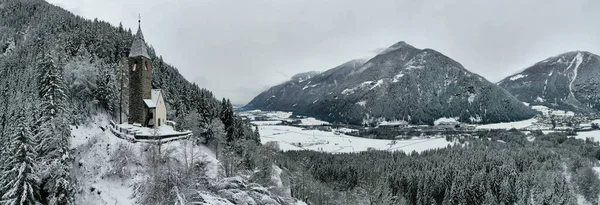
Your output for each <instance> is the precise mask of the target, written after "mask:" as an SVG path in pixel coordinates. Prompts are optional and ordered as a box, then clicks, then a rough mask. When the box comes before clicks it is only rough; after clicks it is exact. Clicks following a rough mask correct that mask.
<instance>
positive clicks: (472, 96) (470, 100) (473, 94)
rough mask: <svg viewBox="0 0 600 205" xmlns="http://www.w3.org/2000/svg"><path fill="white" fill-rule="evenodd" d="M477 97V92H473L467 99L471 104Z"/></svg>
mask: <svg viewBox="0 0 600 205" xmlns="http://www.w3.org/2000/svg"><path fill="white" fill-rule="evenodd" d="M475 97H477V94H475V93H472V94H469V98H468V99H467V100H468V101H469V104H471V103H473V101H475Z"/></svg>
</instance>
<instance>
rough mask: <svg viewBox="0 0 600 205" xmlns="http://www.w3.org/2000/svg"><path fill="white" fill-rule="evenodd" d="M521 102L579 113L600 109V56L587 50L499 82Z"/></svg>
mask: <svg viewBox="0 0 600 205" xmlns="http://www.w3.org/2000/svg"><path fill="white" fill-rule="evenodd" d="M498 85H500V86H501V87H503V88H504V89H506V90H507V91H509V92H510V93H512V94H513V95H514V96H515V97H516V98H517V99H519V100H521V101H523V102H527V103H532V104H539V105H545V106H548V107H551V108H556V109H564V110H571V111H575V112H597V111H598V110H600V93H599V92H598V91H600V57H599V56H597V55H595V54H592V53H589V52H585V51H574V52H568V53H564V54H561V55H558V56H555V57H550V58H548V59H546V60H543V61H541V62H538V63H536V64H535V65H533V66H531V67H529V68H527V69H525V70H523V71H522V72H520V73H517V74H515V75H512V76H509V77H507V78H505V79H504V80H502V81H500V82H499V83H498Z"/></svg>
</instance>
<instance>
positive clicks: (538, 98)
mask: <svg viewBox="0 0 600 205" xmlns="http://www.w3.org/2000/svg"><path fill="white" fill-rule="evenodd" d="M544 101H545V100H544V99H543V98H541V97H540V96H537V98H535V100H534V102H541V103H542V102H544Z"/></svg>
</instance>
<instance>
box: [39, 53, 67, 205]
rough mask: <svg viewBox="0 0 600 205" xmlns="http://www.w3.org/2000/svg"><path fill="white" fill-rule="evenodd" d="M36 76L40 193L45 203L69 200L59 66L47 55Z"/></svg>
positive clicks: (63, 202)
mask: <svg viewBox="0 0 600 205" xmlns="http://www.w3.org/2000/svg"><path fill="white" fill-rule="evenodd" d="M41 67H42V74H41V75H40V78H39V80H40V81H39V84H40V92H39V97H40V98H41V100H42V104H41V106H40V107H41V118H40V120H39V121H38V122H37V124H38V125H39V129H38V130H37V132H36V133H37V135H36V138H37V140H38V141H39V142H40V143H39V145H38V147H37V150H38V154H39V159H40V160H41V163H40V166H41V170H42V172H41V177H42V180H41V185H42V187H41V188H42V195H43V196H44V197H45V199H44V200H45V201H46V202H47V203H48V204H71V202H72V201H73V200H72V198H73V189H72V186H71V184H70V176H69V170H70V164H69V162H68V159H69V158H70V154H69V146H70V136H71V130H70V129H69V126H68V125H69V123H68V122H67V118H66V116H65V115H64V114H65V112H64V111H65V106H64V101H65V98H66V96H65V93H64V91H63V81H62V69H61V68H59V67H57V66H56V65H55V64H54V62H53V61H52V57H51V56H50V55H45V56H44V59H43V61H42V63H41Z"/></svg>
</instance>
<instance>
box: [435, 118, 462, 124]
mask: <svg viewBox="0 0 600 205" xmlns="http://www.w3.org/2000/svg"><path fill="white" fill-rule="evenodd" d="M440 124H458V117H442V118H439V119H437V120H435V121H433V125H440Z"/></svg>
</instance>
